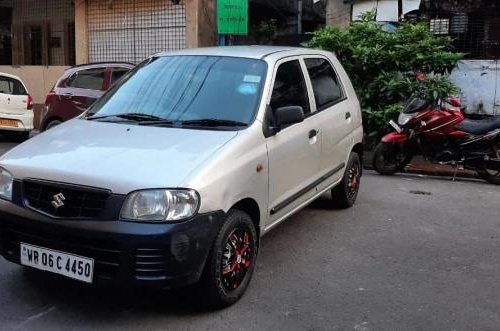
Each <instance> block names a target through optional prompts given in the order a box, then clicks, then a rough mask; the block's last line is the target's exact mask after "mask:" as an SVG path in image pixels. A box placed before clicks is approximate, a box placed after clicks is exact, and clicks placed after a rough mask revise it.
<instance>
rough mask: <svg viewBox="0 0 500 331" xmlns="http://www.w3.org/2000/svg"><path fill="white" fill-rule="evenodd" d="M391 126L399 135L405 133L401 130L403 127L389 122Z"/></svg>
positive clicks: (391, 121)
mask: <svg viewBox="0 0 500 331" xmlns="http://www.w3.org/2000/svg"><path fill="white" fill-rule="evenodd" d="M389 124H390V125H391V126H392V127H393V128H394V130H396V131H397V132H398V133H401V132H403V129H401V127H400V126H399V125H398V124H397V123H396V122H394V121H393V120H390V121H389Z"/></svg>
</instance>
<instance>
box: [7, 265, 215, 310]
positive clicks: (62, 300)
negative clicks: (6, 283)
mask: <svg viewBox="0 0 500 331" xmlns="http://www.w3.org/2000/svg"><path fill="white" fill-rule="evenodd" d="M17 276H19V278H20V281H21V280H22V287H24V290H23V293H25V295H26V293H30V294H29V296H32V298H31V299H33V301H38V300H40V299H41V300H42V301H44V302H50V305H52V306H54V307H58V308H61V310H66V309H68V310H69V311H77V312H78V314H79V315H80V316H82V317H88V318H97V317H99V318H101V319H113V318H115V317H116V316H117V315H120V316H121V314H122V313H124V312H134V313H139V314H140V313H147V314H151V313H152V314H155V313H157V314H161V315H163V316H164V315H178V316H183V315H189V314H193V313H200V312H205V311H207V312H208V311H209V309H206V308H205V307H202V306H201V305H200V304H199V300H195V298H199V296H197V295H195V289H194V287H188V288H184V289H181V290H170V291H166V290H158V289H144V288H113V287H103V286H91V285H87V284H83V283H79V282H76V281H72V280H69V279H66V278H63V277H60V276H57V275H51V274H46V273H43V272H40V271H37V270H33V269H27V268H23V269H20V270H19V273H18V275H17ZM29 296H28V297H26V300H31V299H30V298H29Z"/></svg>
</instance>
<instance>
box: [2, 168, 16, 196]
mask: <svg viewBox="0 0 500 331" xmlns="http://www.w3.org/2000/svg"><path fill="white" fill-rule="evenodd" d="M13 181H14V177H13V176H12V174H11V173H10V172H8V171H7V170H5V169H4V168H0V198H3V199H6V200H12V182H13Z"/></svg>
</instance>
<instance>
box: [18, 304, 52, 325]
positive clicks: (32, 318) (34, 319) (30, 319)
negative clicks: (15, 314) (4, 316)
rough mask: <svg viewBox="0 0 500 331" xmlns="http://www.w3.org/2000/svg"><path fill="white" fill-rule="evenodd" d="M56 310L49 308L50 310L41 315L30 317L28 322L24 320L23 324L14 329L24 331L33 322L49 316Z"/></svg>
mask: <svg viewBox="0 0 500 331" xmlns="http://www.w3.org/2000/svg"><path fill="white" fill-rule="evenodd" d="M55 309H56V307H54V306H51V307H49V308H48V309H46V310H44V311H43V312H41V313H38V314H36V315H33V316H30V317H28V318H27V319H26V320H24V321H23V322H22V323H21V324H19V325H18V326H17V327H16V328H14V329H15V330H23V329H24V328H25V326H26V325H28V324H29V323H31V322H33V321H36V320H37V319H39V318H42V317H43V316H45V315H47V314H50V313H51V312H53V311H54V310H55Z"/></svg>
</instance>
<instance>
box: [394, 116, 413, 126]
mask: <svg viewBox="0 0 500 331" xmlns="http://www.w3.org/2000/svg"><path fill="white" fill-rule="evenodd" d="M414 116H415V115H414V114H405V113H400V114H399V118H398V124H399V125H401V126H405V125H406V124H408V122H409V121H410V120H411V119H412V118H413V117H414Z"/></svg>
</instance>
